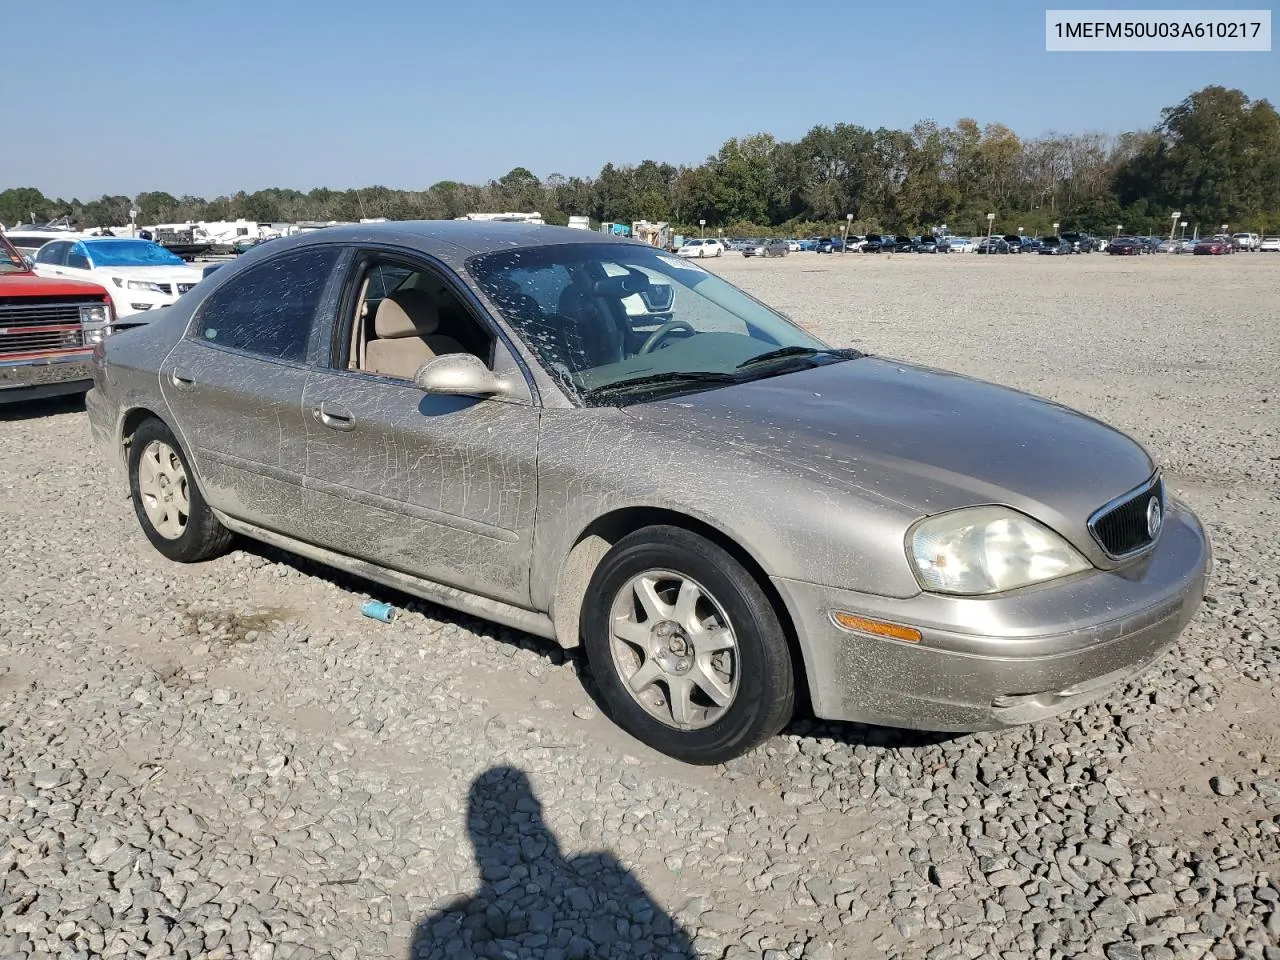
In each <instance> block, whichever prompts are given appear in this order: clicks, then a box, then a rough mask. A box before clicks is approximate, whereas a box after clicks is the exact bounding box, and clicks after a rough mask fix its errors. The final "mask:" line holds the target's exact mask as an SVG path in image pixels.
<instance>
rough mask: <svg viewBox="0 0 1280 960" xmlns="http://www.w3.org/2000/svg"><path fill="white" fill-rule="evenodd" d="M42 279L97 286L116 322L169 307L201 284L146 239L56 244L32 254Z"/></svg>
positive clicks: (191, 270)
mask: <svg viewBox="0 0 1280 960" xmlns="http://www.w3.org/2000/svg"><path fill="white" fill-rule="evenodd" d="M35 272H36V274H37V275H38V276H41V277H65V278H66V279H68V280H88V281H90V282H92V283H97V284H100V285H101V286H103V287H105V288H106V290H107V292H108V293H109V294H111V302H112V304H113V305H114V307H115V311H116V316H117V317H128V316H132V315H133V314H136V313H142V312H143V311H146V310H156V309H159V308H160V307H167V306H169V304H171V303H173V302H174V301H175V300H177V299H178V297H180V296H182V295H183V294H184V293H186V292H187V291H188V290H190V289H191V288H192V287H194V286H195V285H196V284H197V283H199V282H200V277H201V275H202V274H201V270H200V268H199V267H194V266H192V265H191V264H189V263H186V262H185V261H183V260H182V258H181V257H179V256H177V255H176V254H173V253H170V252H169V251H168V250H166V249H165V248H164V247H162V246H160V244H158V243H152V242H151V241H150V240H133V239H128V238H124V237H81V238H80V239H79V240H54V241H52V242H50V243H46V244H45V245H44V246H43V247H41V248H40V249H39V251H38V252H37V253H36V255H35Z"/></svg>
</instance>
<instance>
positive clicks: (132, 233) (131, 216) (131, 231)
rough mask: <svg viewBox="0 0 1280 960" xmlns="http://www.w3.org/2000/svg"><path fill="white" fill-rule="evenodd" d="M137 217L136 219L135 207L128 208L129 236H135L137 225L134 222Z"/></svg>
mask: <svg viewBox="0 0 1280 960" xmlns="http://www.w3.org/2000/svg"><path fill="white" fill-rule="evenodd" d="M137 219H138V211H137V210H135V209H133V208H130V210H129V236H131V237H136V236H137V235H138V225H137V223H136V221H137Z"/></svg>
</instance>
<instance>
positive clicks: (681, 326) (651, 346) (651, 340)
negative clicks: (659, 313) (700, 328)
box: [640, 320, 697, 354]
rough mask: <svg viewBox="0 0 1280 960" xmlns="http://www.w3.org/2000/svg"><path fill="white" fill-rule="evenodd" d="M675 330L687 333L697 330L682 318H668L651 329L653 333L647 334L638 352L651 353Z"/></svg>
mask: <svg viewBox="0 0 1280 960" xmlns="http://www.w3.org/2000/svg"><path fill="white" fill-rule="evenodd" d="M677 330H678V331H680V332H682V333H688V334H693V333H696V332H697V331H695V330H694V329H693V327H691V326H690V325H689V324H687V323H685V322H684V321H683V320H668V321H667V322H666V323H664V324H663V325H662V326H660V327H659V328H658V329H657V330H655V331H653V333H651V334H649V336H648V339H646V340H645V342H644V343H643V344H642V345H641V347H640V353H642V354H645V353H653V351H654V350H656V349H658V344H660V343H662V341H663V340H665V339H667V337H669V336H670V335H671V334H673V333H675V332H676V331H677Z"/></svg>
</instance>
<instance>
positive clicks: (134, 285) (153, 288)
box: [129, 280, 165, 294]
mask: <svg viewBox="0 0 1280 960" xmlns="http://www.w3.org/2000/svg"><path fill="white" fill-rule="evenodd" d="M129 289H130V290H148V291H150V292H151V293H159V294H163V293H164V292H165V290H164V288H163V287H162V286H160V284H158V283H152V282H151V281H149V280H130V281H129Z"/></svg>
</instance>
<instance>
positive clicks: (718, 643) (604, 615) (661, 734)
mask: <svg viewBox="0 0 1280 960" xmlns="http://www.w3.org/2000/svg"><path fill="white" fill-rule="evenodd" d="M646 584H647V586H646ZM686 589H689V590H690V593H689V594H688V597H689V598H691V599H692V602H691V603H689V604H688V609H687V610H685V611H681V606H682V604H681V603H679V602H678V601H680V600H681V598H685V597H686V594H685V590H686ZM642 594H644V595H646V596H648V597H649V600H647V601H642V600H641V599H640V596H641V595H642ZM641 618H643V619H641ZM617 624H623V625H624V626H626V627H629V629H627V630H619V628H618V626H617ZM582 625H583V635H582V640H583V645H584V647H585V650H586V655H587V661H588V663H589V664H590V667H591V675H592V677H593V678H594V680H595V682H596V685H597V687H598V688H599V691H600V696H601V699H602V701H603V703H604V706H605V708H606V710H607V712H608V713H609V715H610V717H611V718H612V719H613V720H614V722H615V723H617V724H618V726H620V727H622V728H623V729H624V730H626V731H627V732H628V733H630V734H631V735H632V736H634V737H635V738H636V739H638V740H641V741H642V742H644V743H646V744H648V745H649V746H650V747H652V748H653V749H655V750H658V751H660V752H662V753H665V754H667V755H668V756H671V757H675V758H676V759H678V760H683V761H685V762H686V763H694V764H715V763H724V762H726V761H728V760H731V759H733V758H734V757H738V756H741V755H742V754H744V753H746V752H748V751H749V750H751V749H753V748H754V747H756V746H758V745H760V744H761V743H763V742H764V741H766V740H768V739H769V738H770V737H772V736H773V735H774V734H776V733H777V732H778V731H779V730H781V729H782V728H783V727H784V726H785V725H786V723H787V721H788V720H790V719H791V715H792V712H793V711H794V709H795V696H796V690H795V672H794V669H793V667H792V663H791V653H790V650H789V648H788V644H787V639H786V636H785V634H784V632H783V629H782V625H781V624H780V623H779V620H778V616H777V613H776V612H775V611H774V609H773V605H772V604H771V603H770V602H769V598H768V597H767V596H766V595H765V593H764V590H763V589H762V588H761V586H760V584H759V583H757V582H756V580H755V578H754V577H753V576H752V575H751V574H750V573H748V572H747V570H746V569H745V568H744V567H743V566H742V565H741V564H740V563H739V562H738V561H737V560H736V559H735V558H734V557H733V556H732V555H731V554H729V553H728V552H727V551H726V550H724V549H723V548H721V547H720V546H718V545H717V544H715V543H713V542H711V541H710V540H707V539H706V538H705V537H701V536H699V535H697V534H695V533H692V532H690V531H688V530H685V529H683V528H680V527H673V526H665V525H664V526H652V527H646V528H644V529H641V530H638V531H636V532H635V533H632V534H629V535H628V536H626V537H623V538H622V539H621V540H619V541H618V543H616V544H615V545H614V547H613V548H612V549H611V550H610V551H609V552H608V553H607V554H605V556H604V558H603V559H602V560H601V561H600V565H599V566H598V567H597V568H596V571H595V574H594V575H593V576H592V578H591V585H590V587H589V588H588V590H587V594H586V598H585V600H584V602H583V610H582ZM690 625H692V629H691V628H690ZM623 633H625V634H626V636H625V638H624V637H623V636H622V634H623ZM668 638H669V639H668ZM699 647H702V649H699ZM642 674H643V675H644V676H645V677H650V678H652V679H649V680H648V682H647V683H646V682H643V681H642V683H641V686H639V688H638V689H637V690H636V692H634V693H633V692H632V689H633V687H632V684H634V683H635V681H636V678H640V677H641V676H642ZM673 681H674V682H673ZM717 684H718V686H717ZM682 689H683V690H684V691H685V692H684V694H683V695H681V693H680V691H681V690H682ZM713 691H714V693H715V696H713V695H712V692H713ZM721 699H723V701H724V702H723V703H721V702H719V701H720V700H721ZM677 714H680V715H681V716H677ZM663 718H665V719H663Z"/></svg>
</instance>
